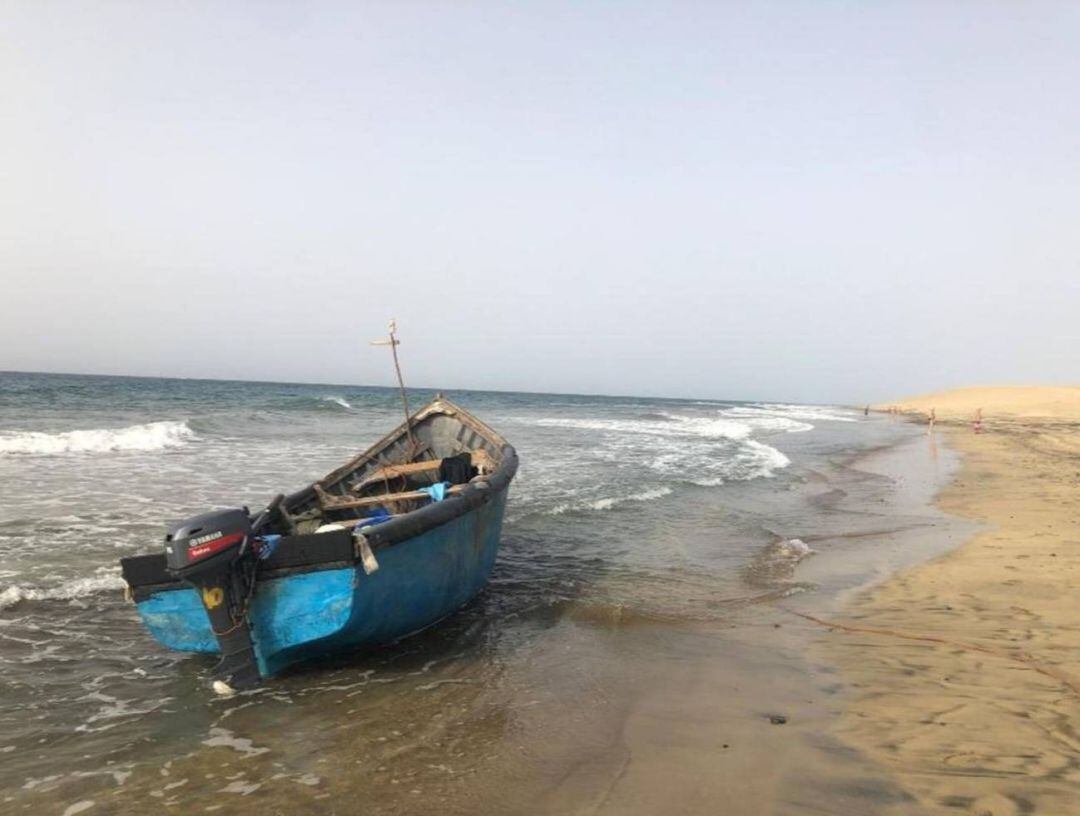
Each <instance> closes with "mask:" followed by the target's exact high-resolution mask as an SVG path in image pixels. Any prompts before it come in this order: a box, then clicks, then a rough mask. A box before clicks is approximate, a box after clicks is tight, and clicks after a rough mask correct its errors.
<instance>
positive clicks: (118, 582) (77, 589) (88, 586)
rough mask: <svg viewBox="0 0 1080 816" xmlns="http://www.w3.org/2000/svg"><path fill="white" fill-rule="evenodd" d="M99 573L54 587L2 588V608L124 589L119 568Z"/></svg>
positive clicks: (0, 603)
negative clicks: (25, 602)
mask: <svg viewBox="0 0 1080 816" xmlns="http://www.w3.org/2000/svg"><path fill="white" fill-rule="evenodd" d="M98 573H99V574H97V575H92V576H89V577H86V578H74V579H72V580H70V581H65V582H63V583H61V584H59V585H57V586H53V587H32V586H19V585H18V584H12V585H11V586H7V587H4V588H3V589H0V609H8V608H9V607H12V606H15V605H16V604H18V603H21V602H22V601H74V600H78V599H79V598H83V597H85V596H87V595H93V594H96V593H99V592H115V591H116V590H119V589H123V588H124V586H125V584H124V579H123V578H122V577H121V576H120V571H119V570H112V569H108V570H107V571H105V570H102V569H99V570H98Z"/></svg>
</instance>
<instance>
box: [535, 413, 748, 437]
mask: <svg viewBox="0 0 1080 816" xmlns="http://www.w3.org/2000/svg"><path fill="white" fill-rule="evenodd" d="M662 416H664V417H665V419H664V420H662V421H661V420H645V419H549V418H545V419H538V420H536V424H537V425H544V426H547V427H556V428H577V429H579V430H584V431H607V432H612V433H620V434H642V435H645V436H687V437H693V436H698V437H706V438H716V439H746V438H747V437H748V436H750V432H751V431H752V430H753V428H751V426H750V425H749V424H747V423H745V422H740V421H738V420H733V419H727V418H724V417H717V418H713V417H689V416H681V415H679V414H669V413H663V414H662Z"/></svg>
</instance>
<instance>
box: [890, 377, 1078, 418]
mask: <svg viewBox="0 0 1080 816" xmlns="http://www.w3.org/2000/svg"><path fill="white" fill-rule="evenodd" d="M892 405H896V406H898V407H899V408H900V410H901V411H903V412H905V413H921V414H926V413H929V411H930V409H931V408H933V409H934V410H936V412H937V416H938V419H944V420H948V419H963V420H968V419H970V418H971V417H972V415H973V414H974V413H975V411H976V410H978V409H979V408H981V409H982V410H983V415H984V416H985V417H986V418H987V419H990V418H993V417H1009V418H1031V419H1035V418H1041V419H1055V420H1074V421H1080V386H1032V387H1028V386H990V387H975V388H957V389H954V390H951V391H940V392H938V393H935V394H924V395H922V396H918V397H909V398H907V399H904V400H900V401H898V402H895V403H892ZM888 407H889V406H888V405H887V404H883V405H876V406H874V409H875V410H877V411H884V410H887V409H888Z"/></svg>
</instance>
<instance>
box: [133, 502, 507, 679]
mask: <svg viewBox="0 0 1080 816" xmlns="http://www.w3.org/2000/svg"><path fill="white" fill-rule="evenodd" d="M506 497H507V490H506V489H505V488H504V489H503V490H501V491H499V492H498V493H497V494H496V495H492V496H491V497H490V500H489V501H487V502H485V503H483V504H480V505H479V506H477V507H474V508H473V509H471V510H469V511H468V512H466V513H464V514H462V515H459V516H457V517H456V518H452V519H450V520H448V521H446V522H444V523H443V524H440V525H438V526H436V527H433V528H431V529H429V530H426V531H424V532H422V533H420V534H418V535H416V536H414V537H412V538H408V539H405V540H402V541H398V542H396V543H394V544H391V545H388V546H384V547H379V548H377V549H376V550H375V557H376V560H377V561H378V569H377V570H375V571H374V572H371V573H370V574H368V573H367V572H366V571H365V570H364V568H363V566H362V565H361V564H359V563H358V564H355V565H349V566H346V567H338V568H332V569H316V570H313V571H309V572H302V573H297V574H292V575H284V576H281V577H273V578H270V579H267V580H260V581H259V582H258V583H257V584H256V589H255V594H254V597H253V599H252V604H251V612H250V618H249V620H250V625H251V634H252V643H253V645H254V648H255V655H256V660H257V663H258V667H259V673H260V674H261V675H262V676H263V677H264V678H266V677H272V676H274V675H276V674H278V673H280V672H281V671H282V670H283V669H285V668H286V667H288V666H290V665H292V664H294V663H299V662H302V661H304V660H308V659H311V658H313V657H318V656H322V655H326V654H330V653H334V652H339V651H345V650H352V649H358V648H362V647H365V646H376V645H380V644H385V643H390V642H393V641H395V640H398V639H400V638H402V637H405V636H406V635H409V634H412V633H414V632H417V631H419V630H421V629H424V628H426V627H428V626H430V625H431V624H433V623H435V622H436V621H438V620H440V619H442V618H444V617H446V616H447V615H449V614H451V613H452V612H454V611H455V610H457V609H459V608H461V607H462V606H463V605H465V604H466V603H468V602H469V601H470V600H471V599H472V598H474V597H475V596H476V595H477V593H479V592H480V590H482V589H483V588H484V586H485V585H486V584H487V581H488V578H489V576H490V575H491V570H492V567H493V566H494V564H495V558H496V556H497V554H498V549H499V537H500V533H501V529H502V519H503V512H504V510H505V507H506ZM137 607H138V611H139V614H140V616H141V618H142V620H143V622H144V624H145V625H146V627H147V629H148V630H149V631H150V633H151V634H152V636H153V637H154V639H155V640H157V641H158V642H159V643H160V644H162V645H163V646H166V647H168V648H170V649H178V650H181V651H190V652H206V653H216V652H218V643H217V638H216V637H215V636H214V633H213V631H212V630H211V628H210V622H209V618H208V617H207V614H206V610H205V609H204V607H203V604H202V601H201V599H200V597H199V595H198V594H197V593H196V591H195V590H194V589H190V588H183V589H166V590H163V591H159V592H153V593H151V594H150V595H149V596H148V597H146V598H144V599H142V600H140V601H139V602H138V603H137Z"/></svg>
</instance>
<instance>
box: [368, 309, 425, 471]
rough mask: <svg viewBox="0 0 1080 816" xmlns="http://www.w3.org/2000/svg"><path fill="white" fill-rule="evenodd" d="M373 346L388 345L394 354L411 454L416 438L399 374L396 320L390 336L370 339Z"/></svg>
mask: <svg viewBox="0 0 1080 816" xmlns="http://www.w3.org/2000/svg"><path fill="white" fill-rule="evenodd" d="M371 345H373V346H390V351H391V353H393V355H394V371H395V372H397V381H398V389H399V391H400V392H401V407H402V408H404V409H405V434H406V436H408V437H409V444H410V445H412V449H413V455H415V452H416V440H415V439H413V435H412V416H411V414H410V413H409V396H408V394H407V393H406V392H405V378H404V377H402V376H401V363H400V361H399V360H398V353H397V347H398V346H399V345H401V341H400V340H398V339H397V321H396V320H391V321H390V336H389V338H388V339H386V340H372V341H371Z"/></svg>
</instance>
